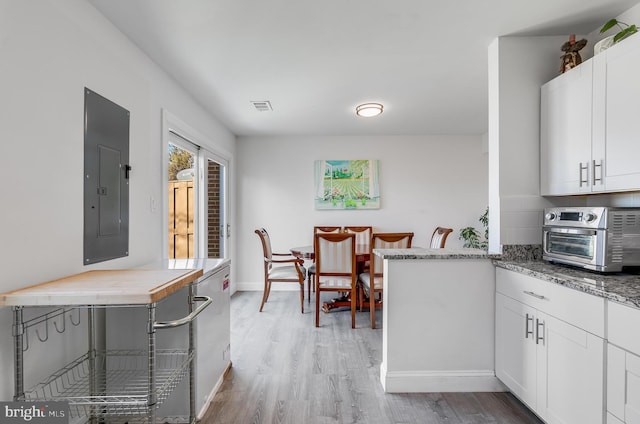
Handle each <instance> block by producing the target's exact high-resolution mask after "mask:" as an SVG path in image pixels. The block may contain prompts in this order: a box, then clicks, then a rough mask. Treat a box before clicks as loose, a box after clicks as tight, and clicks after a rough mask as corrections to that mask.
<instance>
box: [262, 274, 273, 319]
mask: <svg viewBox="0 0 640 424" xmlns="http://www.w3.org/2000/svg"><path fill="white" fill-rule="evenodd" d="M270 291H271V282H269V281H265V282H264V293H263V294H262V303H261V304H260V312H262V308H263V307H264V303H265V302H266V301H267V299H268V298H269V292H270Z"/></svg>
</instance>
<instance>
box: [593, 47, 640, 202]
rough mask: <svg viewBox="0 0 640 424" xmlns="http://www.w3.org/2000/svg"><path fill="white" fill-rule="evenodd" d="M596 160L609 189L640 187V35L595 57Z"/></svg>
mask: <svg viewBox="0 0 640 424" xmlns="http://www.w3.org/2000/svg"><path fill="white" fill-rule="evenodd" d="M593 62H594V64H593V100H594V102H593V160H594V161H595V164H596V167H597V166H598V164H602V167H601V169H600V170H596V175H597V176H598V177H599V176H601V177H602V179H603V181H604V190H606V191H624V190H636V189H640V160H638V158H639V157H640V77H639V75H640V36H638V35H635V36H631V37H630V38H628V39H626V40H624V41H622V42H621V43H619V44H616V45H615V46H613V47H611V48H609V49H607V50H605V51H604V52H603V53H601V54H599V55H597V56H596V57H594V58H593Z"/></svg>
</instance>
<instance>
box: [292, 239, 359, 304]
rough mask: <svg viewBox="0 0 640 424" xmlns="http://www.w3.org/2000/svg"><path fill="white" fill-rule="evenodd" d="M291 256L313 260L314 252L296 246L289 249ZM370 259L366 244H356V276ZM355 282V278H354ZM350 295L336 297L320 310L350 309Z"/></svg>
mask: <svg viewBox="0 0 640 424" xmlns="http://www.w3.org/2000/svg"><path fill="white" fill-rule="evenodd" d="M289 251H290V252H291V254H292V255H293V256H295V257H296V258H300V259H306V260H311V261H312V260H314V259H315V252H314V250H313V246H312V245H309V246H298V247H292V248H291V249H289ZM370 257H371V251H370V249H369V245H368V244H356V274H357V275H360V273H362V272H364V270H365V267H366V263H367V262H368V261H369V259H370ZM356 280H357V277H356ZM349 295H350V294H346V295H345V296H343V297H338V298H335V299H332V300H331V302H324V303H323V304H322V310H323V311H324V312H329V311H330V310H332V309H336V308H340V307H343V306H345V307H350V306H351V299H350V297H349Z"/></svg>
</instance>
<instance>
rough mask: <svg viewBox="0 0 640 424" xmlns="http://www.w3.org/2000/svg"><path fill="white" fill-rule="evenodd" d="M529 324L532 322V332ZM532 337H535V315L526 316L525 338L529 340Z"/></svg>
mask: <svg viewBox="0 0 640 424" xmlns="http://www.w3.org/2000/svg"><path fill="white" fill-rule="evenodd" d="M529 322H531V330H529ZM530 335H531V336H533V315H529V314H525V321H524V338H525V339H528V338H529V336H530Z"/></svg>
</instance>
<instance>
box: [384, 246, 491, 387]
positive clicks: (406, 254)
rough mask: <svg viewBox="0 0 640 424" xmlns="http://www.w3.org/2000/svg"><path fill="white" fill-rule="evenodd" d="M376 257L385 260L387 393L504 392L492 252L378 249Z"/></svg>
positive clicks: (385, 371) (385, 385)
mask: <svg viewBox="0 0 640 424" xmlns="http://www.w3.org/2000/svg"><path fill="white" fill-rule="evenodd" d="M374 254H376V255H377V256H379V257H380V258H382V259H384V282H383V284H384V293H383V304H384V307H383V310H382V327H383V330H382V364H381V366H380V380H381V382H382V385H383V387H384V390H385V391H386V392H391V393H398V392H478V391H502V390H504V386H503V385H502V384H501V383H500V382H499V381H498V379H497V378H496V376H495V372H494V323H495V315H494V311H495V309H494V307H495V268H494V265H493V263H492V261H491V259H492V256H491V255H488V254H487V252H485V251H483V250H478V249H419V248H412V249H376V250H374Z"/></svg>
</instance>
